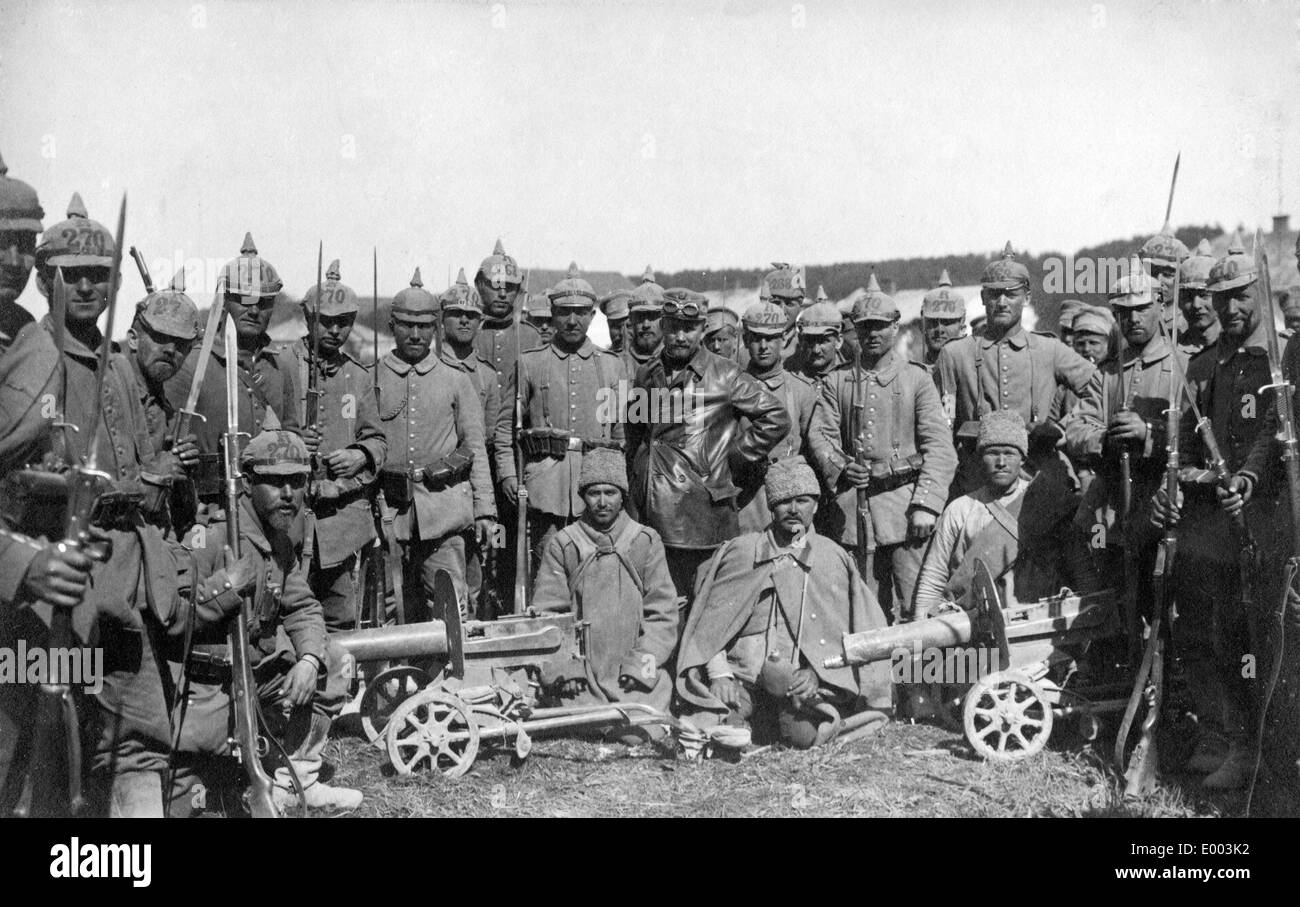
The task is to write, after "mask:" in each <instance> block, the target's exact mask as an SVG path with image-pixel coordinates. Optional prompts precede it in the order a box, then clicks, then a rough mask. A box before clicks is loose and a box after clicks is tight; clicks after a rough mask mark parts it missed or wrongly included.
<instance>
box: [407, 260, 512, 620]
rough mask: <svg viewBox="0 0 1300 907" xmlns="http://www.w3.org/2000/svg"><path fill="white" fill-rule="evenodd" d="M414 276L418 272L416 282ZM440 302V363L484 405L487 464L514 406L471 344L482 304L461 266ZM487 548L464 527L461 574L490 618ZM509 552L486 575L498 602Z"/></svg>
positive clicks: (504, 597) (507, 591) (506, 583)
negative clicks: (484, 592) (493, 571)
mask: <svg viewBox="0 0 1300 907" xmlns="http://www.w3.org/2000/svg"><path fill="white" fill-rule="evenodd" d="M418 279H419V271H418V270H417V271H416V277H415V278H414V280H418ZM438 303H439V306H440V308H441V310H442V361H443V362H445V363H447V364H448V365H449V366H451V367H452V368H454V369H457V370H458V371H461V372H464V373H465V376H466V377H467V378H469V380H470V383H471V384H472V385H473V386H474V390H475V391H476V392H477V393H478V399H479V404H480V406H481V407H482V409H483V438H484V444H485V446H486V449H487V455H488V460H489V462H495V458H496V439H497V438H498V437H507V436H510V434H511V432H512V429H513V412H512V407H510V406H506V405H503V402H502V400H501V397H500V390H499V389H498V387H497V375H496V370H495V369H493V368H492V365H491V363H489V362H488V361H487V360H485V359H484V358H483V357H482V356H480V355H479V354H478V351H477V350H476V349H475V348H474V339H475V338H476V337H477V336H478V332H479V329H480V328H481V327H482V324H483V302H482V300H481V299H480V298H479V295H478V290H476V289H474V287H472V286H470V284H469V282H468V281H467V280H466V279H465V269H464V268H462V269H461V270H460V273H458V274H457V275H456V282H455V283H454V284H452V285H451V287H449V288H448V289H447V291H446V292H445V293H443V294H442V295H441V296H440V297H439V300H438ZM512 402H513V401H512ZM499 507H500V504H499V503H498V508H499ZM499 512H500V511H499V509H498V513H499ZM485 550H486V548H483V547H481V546H480V545H479V542H478V538H477V537H476V536H475V535H474V533H473V532H472V531H469V530H467V531H466V533H465V551H466V555H465V570H466V575H465V578H466V585H467V586H468V589H469V597H470V601H471V602H474V603H478V606H479V607H478V612H479V613H480V614H482V615H484V616H492V615H491V613H490V612H489V611H488V610H486V609H487V607H488V603H487V602H485V601H484V600H482V599H481V598H480V593H481V591H482V589H483V584H484V571H483V567H484V564H483V560H484V558H483V552H484V551H485ZM513 551H514V546H513V545H510V546H505V547H504V548H503V549H502V550H500V551H497V552H496V555H497V556H496V559H495V561H494V562H493V567H494V569H496V574H494V575H493V576H492V577H489V578H488V582H491V583H492V584H493V587H494V588H495V590H496V594H497V596H498V599H497V604H498V605H499V604H500V602H508V601H509V600H510V598H509V596H510V595H511V594H512V593H513V591H514V589H513V584H512V583H511V582H510V580H511V579H512V578H511V577H507V576H505V573H506V571H505V570H504V569H501V565H502V564H508V563H511V562H512V561H511V560H510V557H509V554H510V552H513Z"/></svg>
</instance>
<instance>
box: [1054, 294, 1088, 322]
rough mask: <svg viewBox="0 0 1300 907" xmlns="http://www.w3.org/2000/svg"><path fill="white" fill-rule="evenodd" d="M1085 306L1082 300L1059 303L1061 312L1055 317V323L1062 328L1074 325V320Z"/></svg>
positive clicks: (1068, 300)
mask: <svg viewBox="0 0 1300 907" xmlns="http://www.w3.org/2000/svg"><path fill="white" fill-rule="evenodd" d="M1085 307H1086V304H1085V303H1084V301H1083V300H1082V299H1067V300H1065V301H1064V302H1062V303H1061V312H1060V314H1059V315H1057V317H1056V323H1057V324H1059V325H1060V326H1061V327H1063V328H1068V327H1070V326H1071V325H1072V324H1074V318H1075V316H1076V315H1078V314H1079V313H1080V312H1082V311H1083V310H1084V308H1085Z"/></svg>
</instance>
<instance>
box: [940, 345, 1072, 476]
mask: <svg viewBox="0 0 1300 907" xmlns="http://www.w3.org/2000/svg"><path fill="white" fill-rule="evenodd" d="M1095 370H1096V369H1095V368H1094V366H1093V365H1092V363H1091V362H1089V361H1088V360H1087V359H1084V358H1083V357H1082V356H1080V355H1079V354H1078V353H1076V352H1074V350H1072V349H1070V348H1069V347H1068V346H1066V345H1065V344H1064V343H1062V342H1061V341H1060V340H1057V339H1056V337H1054V336H1053V335H1051V334H1048V333H1039V332H1037V331H1027V330H1025V328H1024V327H1023V326H1022V325H1016V327H1015V328H1014V329H1013V330H1012V331H1010V332H1009V333H1008V334H1006V335H1005V336H1004V337H1002V338H1001V339H1000V340H992V339H990V338H988V337H985V336H983V335H972V336H970V337H962V338H959V339H957V340H952V341H950V342H948V343H947V344H945V345H944V347H943V349H942V350H940V351H939V359H938V361H937V362H936V363H935V367H934V377H935V382H936V384H937V385H938V388H939V395H940V398H941V399H942V401H943V406H944V412H945V413H946V414H947V415H948V418H949V420H950V421H951V423H952V428H953V432H954V435H956V433H958V432H960V431H961V430H962V428H963V426H966V425H967V423H970V422H975V421H978V420H979V418H980V417H981V416H982V415H984V413H986V412H989V411H990V410H995V409H1014V410H1015V411H1016V412H1018V413H1020V416H1021V418H1023V419H1024V420H1025V424H1026V425H1027V426H1029V427H1030V430H1031V431H1032V430H1033V428H1034V426H1035V425H1036V424H1038V423H1043V422H1047V421H1056V420H1059V419H1060V417H1061V412H1062V407H1063V400H1064V394H1063V393H1062V391H1063V390H1064V389H1069V390H1073V391H1074V392H1075V393H1076V394H1079V395H1081V396H1082V395H1083V394H1084V392H1085V391H1086V389H1087V387H1088V380H1089V379H1090V378H1091V377H1092V374H1093V372H1094V371H1095ZM958 459H959V465H958V472H957V480H956V481H957V489H956V491H957V492H966V491H972V490H974V489H975V488H978V487H979V486H980V485H981V484H983V477H982V476H981V475H980V470H979V466H978V461H977V458H976V457H975V456H974V455H973V450H971V451H969V452H968V451H967V449H966V448H965V447H964V446H959V448H958Z"/></svg>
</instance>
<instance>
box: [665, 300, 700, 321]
mask: <svg viewBox="0 0 1300 907" xmlns="http://www.w3.org/2000/svg"><path fill="white" fill-rule="evenodd" d="M706 311H707V307H706V306H705V304H704V303H700V302H695V301H694V300H687V301H686V302H678V301H677V300H675V299H665V300H664V310H663V314H664V316H665V317H668V318H703V317H704V313H705V312H706Z"/></svg>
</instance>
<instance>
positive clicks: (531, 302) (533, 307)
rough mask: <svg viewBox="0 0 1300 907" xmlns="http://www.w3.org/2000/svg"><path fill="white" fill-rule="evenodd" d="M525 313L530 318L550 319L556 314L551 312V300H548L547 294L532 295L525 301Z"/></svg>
mask: <svg viewBox="0 0 1300 907" xmlns="http://www.w3.org/2000/svg"><path fill="white" fill-rule="evenodd" d="M524 311H525V312H527V313H528V317H529V318H550V317H552V315H553V314H554V313H553V312H552V311H551V300H549V299H547V298H546V294H545V293H530V294H529V295H528V298H527V299H525V300H524Z"/></svg>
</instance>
